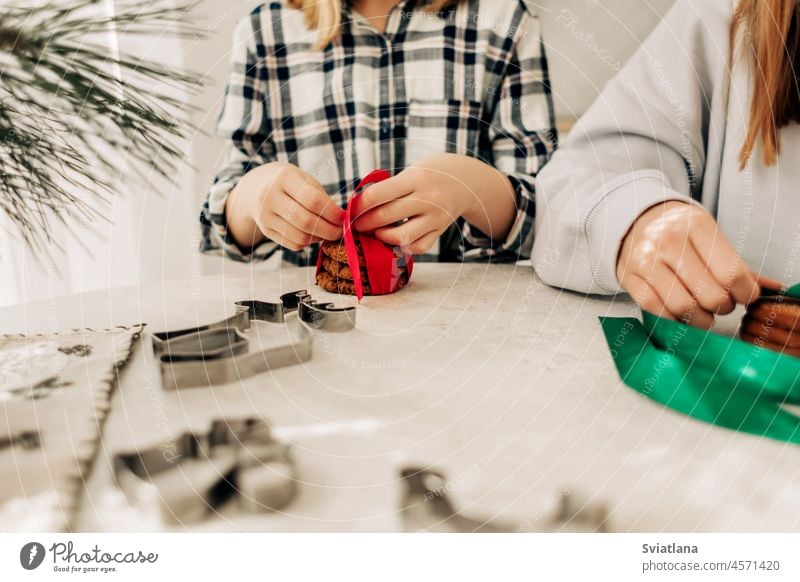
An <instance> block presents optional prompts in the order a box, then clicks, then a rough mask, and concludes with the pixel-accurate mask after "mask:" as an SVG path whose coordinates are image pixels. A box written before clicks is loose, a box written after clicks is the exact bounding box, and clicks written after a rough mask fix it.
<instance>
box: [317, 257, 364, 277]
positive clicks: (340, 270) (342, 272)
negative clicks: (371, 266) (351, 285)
mask: <svg viewBox="0 0 800 582" xmlns="http://www.w3.org/2000/svg"><path fill="white" fill-rule="evenodd" d="M322 267H323V268H324V269H325V270H326V271H328V273H330V274H331V275H333V276H334V277H336V278H337V279H347V280H348V281H352V280H353V273H352V272H351V271H350V266H349V265H348V264H347V263H346V262H345V263H340V262H338V261H334V260H333V259H331V258H330V257H323V258H322ZM366 279H367V274H366V272H365V271H364V269H361V280H362V281H366Z"/></svg>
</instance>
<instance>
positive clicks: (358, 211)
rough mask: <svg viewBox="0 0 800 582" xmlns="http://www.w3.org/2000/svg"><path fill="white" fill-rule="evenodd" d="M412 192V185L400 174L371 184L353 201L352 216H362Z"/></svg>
mask: <svg viewBox="0 0 800 582" xmlns="http://www.w3.org/2000/svg"><path fill="white" fill-rule="evenodd" d="M413 191H414V188H413V183H411V182H410V181H409V180H407V179H406V178H405V177H404V176H403V173H402V172H401V173H400V174H398V175H397V176H394V177H393V178H389V179H388V180H384V181H383V182H378V183H377V184H373V185H372V186H370V187H369V188H367V189H366V190H364V192H363V193H362V194H359V195H358V196H356V197H355V198H354V199H353V211H352V212H353V216H354V217H359V216H363V215H364V214H365V213H366V212H368V211H369V210H371V209H373V208H376V207H378V206H382V205H383V204H386V203H388V202H392V201H393V200H397V199H399V198H403V197H404V196H408V195H409V194H411V192H413Z"/></svg>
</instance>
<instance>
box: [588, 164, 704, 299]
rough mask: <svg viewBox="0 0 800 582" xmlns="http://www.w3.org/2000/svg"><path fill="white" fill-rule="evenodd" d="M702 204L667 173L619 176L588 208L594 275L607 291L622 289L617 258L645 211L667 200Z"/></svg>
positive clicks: (614, 291)
mask: <svg viewBox="0 0 800 582" xmlns="http://www.w3.org/2000/svg"><path fill="white" fill-rule="evenodd" d="M670 201H679V202H686V203H688V204H695V205H698V206H700V204H699V203H698V202H696V201H694V200H693V199H692V198H691V197H690V196H687V195H685V194H681V193H679V192H676V191H675V190H673V189H672V188H671V186H670V184H669V182H668V180H667V178H666V176H664V174H662V173H661V172H657V171H643V172H634V173H631V174H628V175H626V176H623V177H621V178H618V179H617V180H615V181H614V182H612V183H611V184H609V187H608V188H607V190H606V194H605V195H604V196H602V198H601V199H600V201H599V202H598V203H597V205H595V207H594V208H593V209H592V210H591V211H590V212H589V214H588V216H587V219H586V222H585V229H586V232H585V235H586V239H587V242H588V246H589V257H590V261H591V265H592V271H593V272H592V275H593V277H594V280H595V282H596V283H597V285H598V286H599V287H600V288H601V289H603V290H604V291H607V292H608V293H612V294H613V293H622V292H624V289H623V288H622V286H621V285H620V283H619V279H618V278H617V258H618V256H619V250H620V248H621V246H622V242H623V240H624V239H625V236H626V235H627V234H628V231H630V229H631V227H632V226H633V223H634V222H636V219H638V218H639V216H641V215H642V213H643V212H645V211H646V210H648V209H649V208H652V207H653V206H656V205H657V204H661V203H664V202H670Z"/></svg>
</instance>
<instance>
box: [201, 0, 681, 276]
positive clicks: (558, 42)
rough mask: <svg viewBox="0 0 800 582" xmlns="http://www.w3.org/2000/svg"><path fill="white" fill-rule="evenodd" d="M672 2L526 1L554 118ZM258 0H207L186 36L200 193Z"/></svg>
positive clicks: (215, 154)
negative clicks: (545, 66) (237, 41)
mask: <svg viewBox="0 0 800 582" xmlns="http://www.w3.org/2000/svg"><path fill="white" fill-rule="evenodd" d="M486 1H489V2H491V0H486ZM673 2H674V0H538V1H529V5H531V6H532V7H533V8H534V10H535V11H536V12H537V14H538V15H539V18H540V19H541V21H542V28H543V33H544V39H545V43H546V46H547V51H548V57H549V64H550V73H551V78H552V83H553V88H554V90H555V104H556V111H557V115H558V117H559V121H560V122H561V123H562V124H564V125H567V126H568V125H569V124H570V121H571V120H572V119H574V118H575V117H578V116H580V114H581V113H582V112H583V111H585V110H586V108H587V107H588V106H589V105H590V104H591V103H592V101H593V100H594V98H595V97H596V96H597V95H598V93H599V92H600V91H601V90H602V88H603V86H604V85H605V83H606V82H607V81H608V80H609V79H610V78H611V77H612V76H613V75H614V73H615V72H616V71H617V70H618V69H619V67H620V66H622V64H624V63H625V61H626V60H627V59H628V57H630V55H631V54H632V53H633V51H634V50H636V48H637V47H638V46H639V43H640V42H641V41H642V40H644V39H645V38H646V37H647V35H648V34H649V33H650V31H651V30H652V29H653V27H654V26H655V25H656V24H657V23H658V21H659V19H660V18H661V17H662V16H663V14H664V13H666V11H667V10H669V8H670V7H671V6H672V4H673ZM258 4H259V2H258V1H241V0H205V2H204V3H203V4H202V5H201V7H200V9H199V12H200V13H201V14H202V15H203V17H204V18H205V20H206V22H207V25H208V28H209V30H210V31H211V33H212V34H211V37H210V38H208V39H206V40H202V41H199V40H195V41H193V42H192V41H189V43H187V46H186V48H185V60H186V63H187V64H188V65H189V66H190V67H192V68H194V69H195V70H199V71H203V72H204V73H206V77H207V80H208V82H209V85H208V86H207V87H206V89H205V90H204V91H203V92H202V93H201V94H200V95H199V96H198V98H197V99H196V103H195V104H196V105H197V106H198V107H199V109H200V110H201V111H202V112H203V114H201V115H200V116H199V118H198V121H199V123H200V125H201V127H202V128H203V129H204V131H205V132H206V134H207V135H200V136H198V137H197V139H196V140H195V141H194V143H193V144H192V156H193V161H194V163H195V164H196V165H197V167H198V168H200V171H199V172H198V173H197V174H196V176H195V179H194V192H195V194H196V195H197V196H198V203H199V197H200V196H201V194H202V192H204V191H205V189H206V188H207V187H208V184H209V183H210V180H211V178H212V176H213V168H215V167H216V166H218V165H219V163H220V160H221V157H220V156H221V154H222V142H221V141H220V140H219V139H217V138H216V137H214V123H215V121H216V117H217V114H218V112H219V107H220V98H221V96H222V91H223V87H224V82H225V75H226V71H227V67H228V51H229V50H230V46H231V41H232V34H233V28H234V26H235V24H236V22H237V21H238V19H240V18H242V17H243V16H244V15H246V14H247V13H248V12H249V11H250V10H251V9H252V8H253V7H255V6H257V5H258ZM201 263H202V265H203V270H204V272H209V271H210V272H219V271H221V270H222V269H225V272H231V273H232V272H241V271H243V270H247V269H249V268H252V267H248V266H241V265H233V264H231V262H230V261H221V260H219V259H217V258H207V257H203V258H202V259H201Z"/></svg>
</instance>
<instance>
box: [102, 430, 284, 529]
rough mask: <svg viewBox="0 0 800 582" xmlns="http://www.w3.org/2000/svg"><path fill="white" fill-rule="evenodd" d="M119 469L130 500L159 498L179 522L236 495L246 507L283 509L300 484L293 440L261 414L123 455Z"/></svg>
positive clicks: (165, 512) (167, 517) (164, 511)
mask: <svg viewBox="0 0 800 582" xmlns="http://www.w3.org/2000/svg"><path fill="white" fill-rule="evenodd" d="M114 474H115V477H116V481H117V485H118V486H119V488H120V489H122V491H123V492H124V493H125V496H126V497H127V499H128V500H129V502H131V503H132V504H140V505H141V504H143V503H144V504H146V503H148V502H150V503H156V504H157V505H158V508H159V511H160V514H161V517H162V519H163V520H164V521H168V522H174V523H185V522H192V521H197V520H199V519H202V518H203V517H206V516H207V515H209V514H210V513H212V512H214V511H216V510H217V509H218V508H220V507H221V506H222V505H223V504H224V503H226V502H228V501H229V500H231V499H233V498H236V500H237V501H238V504H239V508H240V509H242V510H245V511H250V512H257V511H274V510H278V509H281V508H282V507H285V506H286V505H288V504H289V502H290V501H291V500H292V498H293V497H294V495H295V493H296V489H297V487H296V475H295V466H294V463H293V461H292V459H291V456H290V448H289V445H288V444H286V443H285V442H283V441H281V440H278V439H277V438H276V437H275V436H274V435H273V434H272V431H271V430H270V428H269V425H267V424H266V423H265V422H264V421H263V420H261V419H257V418H245V419H242V420H233V421H231V420H217V421H214V422H213V424H212V425H211V430H210V432H208V433H207V434H195V433H186V434H183V435H182V436H180V437H179V438H177V439H175V440H174V441H171V442H169V443H162V444H161V445H159V446H157V447H154V448H151V449H146V450H143V451H137V452H134V453H127V454H120V455H117V456H116V457H115V458H114ZM156 496H157V499H154V497H156Z"/></svg>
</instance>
